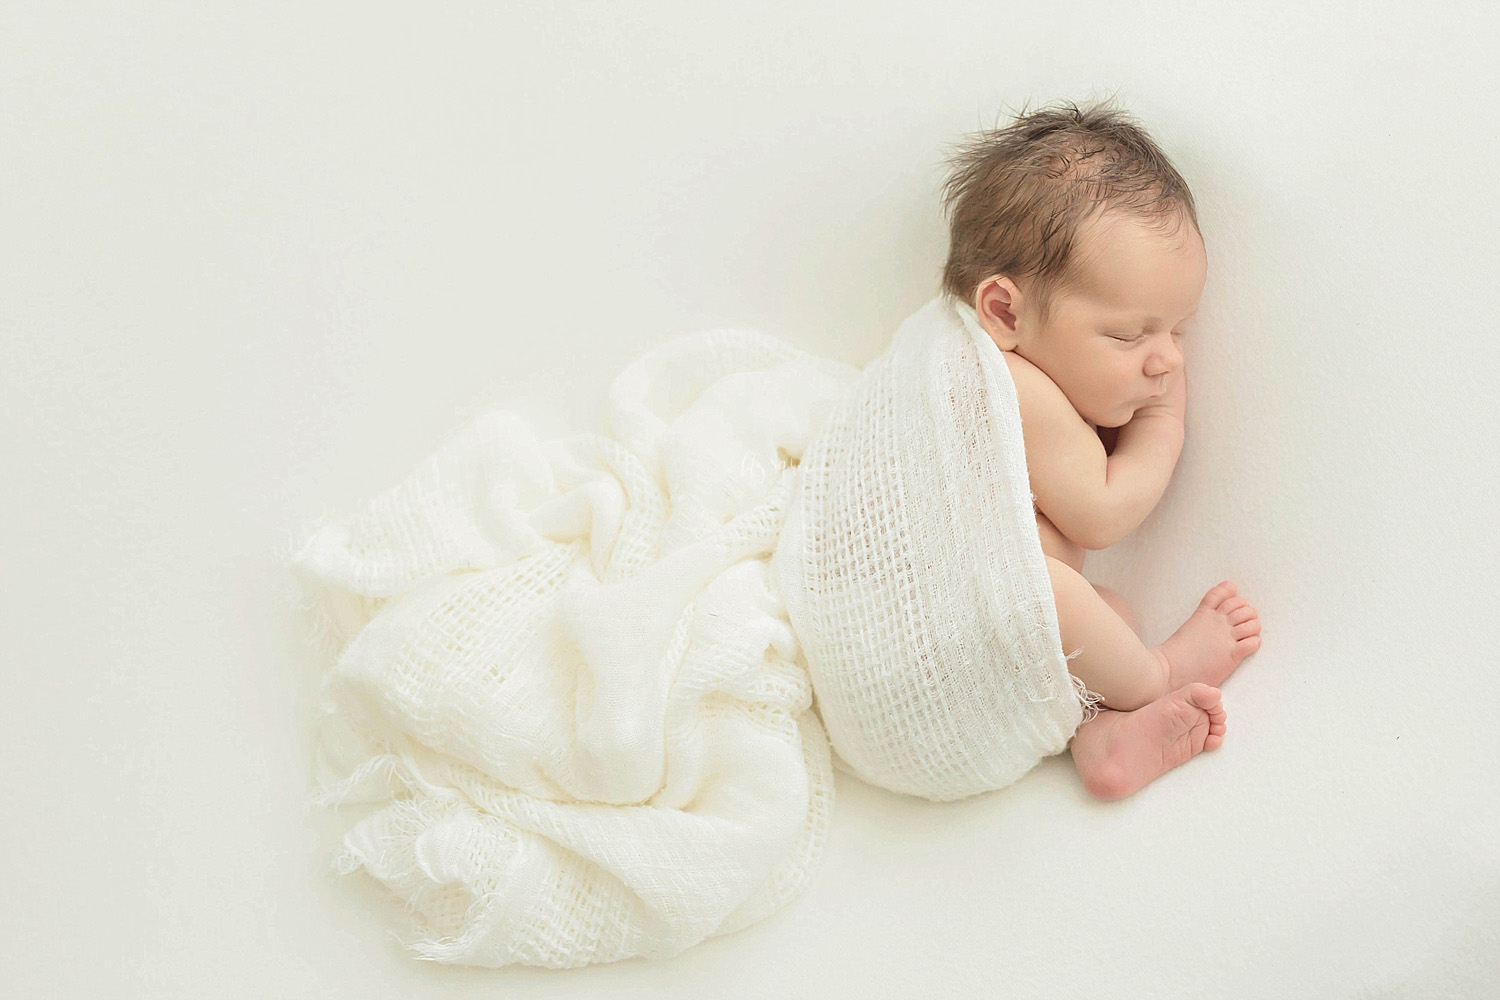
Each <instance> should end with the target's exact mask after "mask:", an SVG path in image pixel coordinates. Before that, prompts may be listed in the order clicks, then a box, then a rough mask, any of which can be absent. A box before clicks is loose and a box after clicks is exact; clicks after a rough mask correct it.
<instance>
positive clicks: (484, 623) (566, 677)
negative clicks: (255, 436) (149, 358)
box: [291, 297, 1093, 967]
mask: <svg viewBox="0 0 1500 1000" xmlns="http://www.w3.org/2000/svg"><path fill="white" fill-rule="evenodd" d="M606 419H607V421H608V433H607V434H595V433H580V434H576V435H573V436H571V437H569V438H566V439H564V440H560V441H550V442H541V441H539V440H538V439H537V438H536V436H535V435H534V434H533V433H532V431H531V430H530V428H529V426H528V425H527V424H526V423H525V422H524V421H523V420H522V419H520V418H519V417H518V416H516V415H515V414H513V413H510V412H508V411H503V410H501V411H494V412H489V413H485V414H482V415H481V416H479V417H477V418H475V419H473V420H472V421H470V422H469V423H468V424H466V425H465V426H463V427H461V428H460V429H458V430H457V431H455V432H454V433H453V434H452V435H450V436H449V437H448V438H447V439H446V440H445V441H444V442H443V443H442V444H441V445H440V446H439V447H438V448H437V450H436V452H435V453H434V454H433V455H432V456H431V457H430V458H428V459H427V460H426V461H424V462H422V463H421V465H420V466H419V467H418V468H417V469H416V470H415V471H413V472H412V473H411V474H410V475H409V476H408V477H406V478H405V479H404V480H403V481H401V482H399V483H397V484H396V485H395V486H393V487H392V488H391V489H389V490H388V491H386V492H385V493H383V494H381V495H380V496H378V497H376V498H375V499H374V500H373V502H371V503H370V504H369V505H368V507H367V508H366V509H365V510H364V511H363V512H361V513H359V514H357V515H355V516H352V517H349V518H347V519H344V520H330V521H325V522H324V523H322V524H319V525H317V526H314V527H313V528H312V529H310V530H309V531H308V532H307V533H306V535H305V537H304V539H303V540H302V541H300V542H299V543H298V545H297V546H296V547H295V549H294V552H293V554H292V560H291V561H292V565H293V566H294V567H295V568H296V570H297V571H298V572H299V574H300V576H301V577H302V579H303V580H304V581H305V583H306V585H307V587H308V588H309V594H310V596H311V598H312V600H311V601H310V602H309V603H308V605H307V606H308V607H309V608H311V609H313V610H314V612H315V615H316V629H317V637H318V639H319V640H320V641H321V644H322V647H323V650H324V652H325V654H326V656H327V658H328V660H329V661H330V662H331V663H332V667H331V670H330V672H329V674H328V676H327V679H326V682H325V684H324V686H323V688H322V709H323V714H322V717H321V723H320V727H321V732H320V748H319V769H320V772H321V773H320V779H319V790H318V793H317V795H316V796H315V799H314V801H315V802H317V803H319V804H323V805H332V804H338V803H367V804H372V805H373V806H374V808H373V809H370V810H368V811H367V813H366V815H364V817H363V818H361V819H360V820H359V821H358V822H357V823H355V825H354V826H353V827H352V829H351V830H350V831H349V832H348V834H347V835H346V836H345V838H344V842H343V849H342V850H341V852H340V853H339V855H338V857H337V858H336V860H335V864H336V867H337V868H338V870H339V871H342V872H346V873H347V872H353V871H356V870H358V869H361V868H362V869H364V870H365V871H367V872H369V873H370V874H371V875H373V876H374V877H375V878H377V879H379V880H380V881H381V882H382V883H384V884H385V885H386V886H387V887H389V888H390V889H391V890H392V891H393V892H394V893H395V894H396V895H397V896H398V897H399V898H401V899H402V900H403V901H404V902H405V903H406V905H407V908H408V910H409V911H410V912H411V913H412V915H413V916H414V918H415V924H416V935H415V936H414V937H412V938H410V939H408V940H407V941H406V943H407V944H408V945H409V946H410V947H412V948H413V949H414V950H415V951H416V952H417V953H418V954H419V955H420V956H421V957H424V958H429V959H434V960H438V961H445V962H462V963H466V964H474V965H485V966H499V965H506V964H510V963H524V964H529V965H542V966H552V967H572V966H579V965H584V964H588V963H592V962H609V961H615V960H618V959H622V958H628V957H631V956H637V955H640V956H646V957H665V956H669V955H672V954H676V953H677V952H680V951H682V950H683V949H684V948H687V947H689V946H691V945H693V944H695V943H697V942H699V941H701V940H703V939H704V938H706V937H709V936H711V935H718V934H725V933H729V932H731V931H734V930H737V929H740V928H742V927H745V926H747V925H748V924H751V923H753V922H755V921H757V920H760V919H762V918H763V917H765V916H767V915H769V914H770V913H772V912H774V911H775V910H776V909H778V908H779V907H780V906H782V905H783V904H785V903H786V902H787V901H788V900H790V899H791V898H793V897H794V896H796V895H797V893H798V892H800V891H801V889H802V888H803V887H804V885H805V884H806V882H807V880H808V878H809V876H810V875H811V872H812V870H813V868H814V866H815V864H816V863H817V861H818V859H819V857H820V854H821V850H822V846H823V842H824V837H825V833H826V829H827V825H828V821H829V816H830V811H831V805H832V796H833V781H832V772H831V764H832V763H834V758H833V757H832V755H831V754H830V749H829V741H830V739H831V741H832V745H833V747H834V748H835V749H836V750H837V753H838V761H837V762H838V763H839V765H840V766H841V767H845V768H847V769H849V770H852V771H853V772H854V773H856V774H857V775H859V776H861V777H863V778H865V779H866V780H869V781H872V782H874V783H876V784H880V785H883V786H885V787H888V788H892V789H896V790H899V791H902V792H909V793H912V794H916V795H922V796H926V797H928V798H933V799H951V798H957V797H960V796H964V795H970V794H973V793H975V792H979V791H984V790H986V789H992V788H998V787H1002V786H1003V785H1005V784H1008V783H1009V782H1011V781H1013V780H1015V779H1016V778H1017V777H1019V776H1020V775H1021V774H1023V773H1025V772H1026V771H1027V770H1028V769H1029V768H1030V767H1032V766H1033V765H1034V764H1035V763H1036V762H1037V761H1038V760H1040V759H1041V758H1042V757H1043V756H1047V755H1049V754H1053V753H1057V752H1059V751H1061V750H1062V749H1064V748H1065V746H1066V745H1067V741H1068V739H1069V738H1070V737H1071V735H1072V733H1073V732H1074V730H1075V729H1076V728H1077V726H1078V724H1079V722H1080V721H1081V719H1082V718H1083V713H1084V711H1085V710H1086V709H1088V708H1089V707H1090V703H1091V702H1092V701H1093V698H1092V697H1091V696H1089V695H1088V694H1087V692H1083V691H1082V688H1081V685H1077V684H1076V682H1074V681H1073V680H1072V679H1071V677H1070V675H1069V674H1068V672H1067V666H1066V663H1065V662H1064V659H1063V655H1062V649H1061V640H1060V637H1059V635H1058V631H1057V622H1056V613H1055V609H1054V607H1053V604H1052V599H1051V589H1050V585H1049V583H1048V577H1047V573H1046V566H1045V563H1044V561H1043V556H1042V553H1041V547H1040V541H1039V538H1038V535H1037V531H1036V525H1035V519H1034V513H1033V510H1032V507H1031V503H1030V494H1029V491H1028V490H1027V478H1026V466H1025V458H1024V452H1023V445H1022V439H1021V433H1020V418H1019V413H1018V411H1017V408H1016V401H1015V391H1014V387H1013V386H1012V384H1011V381H1010V376H1009V372H1008V369H1007V368H1006V366H1005V363H1004V360H1003V359H1002V358H1001V357H1000V356H999V353H998V351H996V350H995V348H994V345H993V344H992V343H991V342H990V341H989V339H988V337H987V336H986V335H985V334H984V333H983V331H982V330H981V329H980V328H979V327H978V325H977V322H976V321H975V318H974V316H973V311H972V309H970V308H969V307H968V306H966V305H964V304H962V303H955V302H953V301H952V300H950V299H947V298H945V297H939V298H935V299H933V300H932V301H931V302H929V303H928V304H927V306H925V307H924V308H923V309H922V310H920V311H919V312H917V313H916V314H915V315H913V316H912V317H911V318H910V319H908V320H907V321H906V322H905V323H904V324H903V325H902V327H901V328H900V330H899V331H898V332H897V334H896V337H895V338H894V340H893V342H892V344H891V347H890V348H889V349H888V350H887V351H886V352H885V353H884V354H882V355H881V356H880V357H879V358H877V359H876V360H875V361H873V362H871V363H870V365H868V366H866V368H865V369H864V371H863V372H861V371H860V370H858V369H856V368H853V367H851V366H848V365H844V364H841V363H838V362H835V361H831V360H827V359H821V358H818V357H816V356H814V355H811V354H808V353H806V352H804V351H801V350H798V349H797V348H795V347H792V346H790V345H788V344H786V343H784V342H782V341H780V340H777V339H776V338H773V337H770V336H767V335H764V334H760V333H756V332H753V331H743V330H713V331H707V332H702V333H695V334H689V335H685V336H681V337H678V338H676V339H674V340H671V341H669V342H667V343H665V344H663V345H662V346H660V347H658V348H656V349H654V350H652V351H650V352H649V353H647V354H646V355H645V356H643V357H642V358H640V359H639V360H638V361H636V362H635V363H634V364H632V365H631V366H629V367H628V368H627V369H625V370H624V371H623V372H622V373H621V374H620V375H619V376H618V377H617V378H616V379H615V380H614V382H613V383H612V385H611V387H610V390H609V396H608V401H607V406H606ZM789 515H790V516H789ZM814 691H816V696H817V708H816V710H815V709H814V704H813V698H814ZM825 724H826V726H827V730H826V733H825V729H824V725H825Z"/></svg>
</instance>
